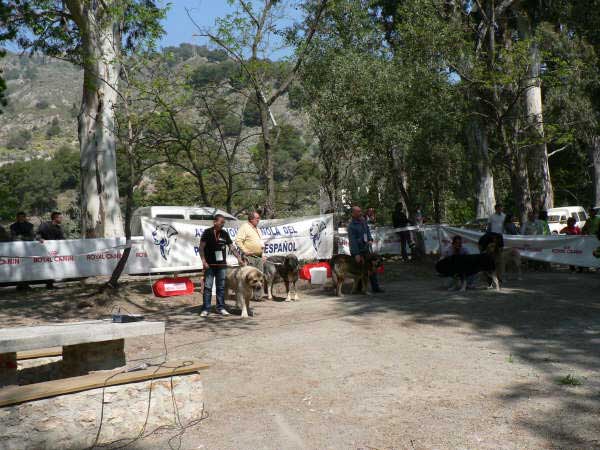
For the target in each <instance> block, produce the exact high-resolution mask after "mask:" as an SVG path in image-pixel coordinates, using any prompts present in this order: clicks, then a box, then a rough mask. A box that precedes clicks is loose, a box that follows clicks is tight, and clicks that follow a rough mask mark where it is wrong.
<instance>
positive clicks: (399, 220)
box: [392, 202, 412, 262]
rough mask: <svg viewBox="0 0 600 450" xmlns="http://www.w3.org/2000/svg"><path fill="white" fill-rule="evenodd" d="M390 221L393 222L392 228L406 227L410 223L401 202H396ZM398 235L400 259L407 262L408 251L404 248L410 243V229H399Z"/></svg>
mask: <svg viewBox="0 0 600 450" xmlns="http://www.w3.org/2000/svg"><path fill="white" fill-rule="evenodd" d="M392 222H393V224H394V228H406V227H408V226H409V225H412V223H411V222H410V220H408V217H406V214H405V213H404V208H403V207H402V203H400V202H398V203H396V208H395V210H394V215H393V216H392ZM398 234H399V235H400V249H401V251H402V259H403V260H404V262H408V252H407V250H406V246H407V245H410V231H400V232H398Z"/></svg>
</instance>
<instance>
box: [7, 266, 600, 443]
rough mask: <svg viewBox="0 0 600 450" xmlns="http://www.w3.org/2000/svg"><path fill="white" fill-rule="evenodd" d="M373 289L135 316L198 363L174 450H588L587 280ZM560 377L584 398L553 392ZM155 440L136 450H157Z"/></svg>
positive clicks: (152, 351)
mask: <svg viewBox="0 0 600 450" xmlns="http://www.w3.org/2000/svg"><path fill="white" fill-rule="evenodd" d="M386 278H387V279H386V283H385V287H386V290H387V291H386V293H385V294H381V295H377V296H370V297H362V296H350V295H348V296H346V297H344V298H342V299H338V298H334V297H331V290H330V289H327V290H324V291H319V290H311V291H307V292H303V293H302V297H301V300H300V301H299V302H296V303H284V302H262V303H257V304H255V311H256V316H255V317H254V318H251V319H249V320H245V321H244V320H240V319H239V318H237V317H229V318H221V317H217V316H211V317H209V318H208V319H201V318H200V317H198V312H199V308H198V307H197V306H195V305H190V304H181V303H179V304H171V305H168V306H166V305H165V304H164V303H163V304H161V308H159V310H157V311H155V312H147V314H148V315H149V316H150V317H152V318H160V319H163V320H164V319H167V320H168V334H167V344H168V348H169V357H170V358H171V357H172V358H181V359H185V358H188V357H189V358H196V359H201V360H202V361H207V362H210V363H211V364H212V366H211V368H210V369H208V370H207V371H206V372H204V387H205V389H206V403H205V407H206V411H207V412H208V413H209V417H208V418H207V419H206V420H205V421H203V422H202V423H201V424H200V425H199V426H197V427H195V428H191V429H189V430H187V432H186V433H185V434H184V436H183V441H182V445H181V448H183V449H198V448H200V449H373V448H376V449H387V448H397V449H412V448H415V449H429V448H477V449H486V448H490V449H492V448H493V449H498V448H511V449H512V448H514V449H517V448H518V449H523V448H599V447H600V414H599V413H600V380H599V378H598V371H599V368H600V351H599V349H598V344H599V343H600V314H599V313H600V276H599V275H598V274H596V273H591V274H568V273H566V272H557V273H526V274H525V280H524V281H509V282H508V283H507V286H506V288H505V289H504V290H503V292H501V293H496V292H493V291H488V290H477V291H468V292H466V293H464V294H461V293H448V292H447V291H446V290H445V289H444V288H443V287H442V282H441V281H442V280H440V279H438V278H436V277H433V276H431V275H430V274H429V273H428V272H418V271H416V270H415V269H413V268H410V267H401V266H398V267H396V268H394V269H393V270H391V271H390V272H389V273H387V274H386ZM138 291H139V292H138V293H136V294H135V295H134V294H133V293H132V298H133V297H135V296H138V297H139V298H144V297H148V295H147V294H145V293H143V289H142V288H140V289H138ZM52 295H56V294H52ZM197 299H198V296H196V297H195V299H194V300H193V301H195V300H197ZM3 300H7V294H6V293H3V294H2V296H0V323H2V322H4V324H7V322H8V321H9V320H10V319H11V318H12V320H13V323H14V320H15V317H16V316H15V315H17V316H18V311H19V308H20V307H18V306H17V305H16V304H11V303H10V302H8V301H3ZM193 301H192V303H193ZM57 302H58V300H56V299H55V300H52V299H47V300H46V301H45V302H43V303H40V304H38V305H37V310H36V311H31V310H28V311H29V313H25V312H23V313H22V316H21V317H20V319H17V320H21V319H23V317H27V321H37V320H38V319H40V318H41V317H42V316H43V313H42V311H43V310H44V308H54V310H60V305H59V304H58V303H57ZM54 310H53V311H54ZM167 312H168V314H167ZM86 314H88V316H91V315H93V312H87V313H86ZM64 316H65V317H67V318H70V317H74V313H73V310H72V309H68V308H67V309H66V311H65V312H64ZM77 317H78V319H81V316H80V315H79V316H77ZM23 320H24V319H23ZM161 351H162V342H161V339H152V340H149V341H147V342H144V343H143V345H135V344H134V345H131V344H128V348H127V352H128V357H129V359H130V360H133V359H135V358H146V357H148V356H150V355H157V354H160V353H161ZM567 375H572V376H573V377H575V379H576V380H577V381H580V382H581V383H582V384H581V385H579V386H572V385H565V384H561V383H560V380H563V381H564V377H565V376H567ZM199 407H200V405H199ZM167 437H168V436H166V435H165V436H153V437H151V438H147V439H146V440H144V441H141V442H139V443H138V444H137V448H156V449H164V448H168V446H167ZM134 448H135V446H134Z"/></svg>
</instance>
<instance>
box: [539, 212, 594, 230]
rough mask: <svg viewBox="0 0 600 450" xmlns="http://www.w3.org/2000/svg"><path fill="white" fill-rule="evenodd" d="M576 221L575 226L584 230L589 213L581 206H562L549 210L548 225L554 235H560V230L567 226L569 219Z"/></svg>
mask: <svg viewBox="0 0 600 450" xmlns="http://www.w3.org/2000/svg"><path fill="white" fill-rule="evenodd" d="M569 217H572V218H573V219H575V225H576V226H578V227H579V228H583V226H584V225H585V221H586V220H587V219H588V215H587V212H586V211H585V209H584V208H583V207H581V206H561V207H560V208H550V209H548V225H549V226H550V232H551V233H552V234H559V233H560V230H562V229H563V228H564V227H566V226H567V219H568V218H569Z"/></svg>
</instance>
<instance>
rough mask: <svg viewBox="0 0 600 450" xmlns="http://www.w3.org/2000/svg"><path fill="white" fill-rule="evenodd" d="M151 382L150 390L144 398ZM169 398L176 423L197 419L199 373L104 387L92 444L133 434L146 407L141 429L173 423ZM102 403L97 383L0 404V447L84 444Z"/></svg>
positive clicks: (73, 446) (4, 449)
mask: <svg viewBox="0 0 600 450" xmlns="http://www.w3.org/2000/svg"><path fill="white" fill-rule="evenodd" d="M150 385H152V395H151V399H150V402H148V394H149V389H150ZM171 386H172V387H173V388H172V389H171ZM173 399H175V404H176V405H177V410H178V413H179V419H180V420H181V424H183V425H184V426H185V425H186V424H188V423H190V422H191V421H193V420H196V419H199V418H200V417H201V414H202V413H203V411H202V405H203V402H204V394H203V388H202V381H201V379H200V375H199V374H198V373H193V374H188V375H180V376H174V377H172V378H163V379H159V380H154V381H142V382H138V383H131V384H124V385H119V386H109V387H107V388H106V389H105V393H104V418H103V420H102V427H101V429H100V435H99V439H98V442H97V444H99V445H102V444H108V443H110V442H112V441H115V440H117V439H133V438H135V437H137V436H138V434H139V433H140V431H141V430H142V428H143V427H144V423H145V422H146V416H147V412H148V411H149V415H148V421H147V424H146V426H145V433H144V434H147V433H150V432H151V431H153V430H155V429H156V428H158V427H163V426H172V427H177V426H178V419H177V414H176V411H175V409H174V406H173ZM101 407H102V389H101V388H100V389H92V390H89V391H84V392H78V393H75V394H68V395H61V396H58V397H54V398H48V399H41V400H36V401H32V402H28V403H23V404H21V405H13V406H7V407H3V408H0V450H21V449H24V448H35V449H56V448H61V449H80V448H88V447H90V446H91V445H93V444H94V441H95V438H96V434H97V431H98V427H99V426H100V415H101ZM148 408H149V409H148ZM175 433H176V431H173V434H175ZM140 447H143V444H140Z"/></svg>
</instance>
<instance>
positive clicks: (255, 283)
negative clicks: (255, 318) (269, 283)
mask: <svg viewBox="0 0 600 450" xmlns="http://www.w3.org/2000/svg"><path fill="white" fill-rule="evenodd" d="M226 280H227V285H226V288H227V289H232V290H233V291H235V300H236V304H237V306H238V308H240V309H241V310H242V315H241V317H242V318H246V317H248V314H250V315H251V314H252V310H251V309H250V300H260V298H261V297H262V293H263V289H264V275H263V273H262V272H261V271H260V270H258V269H257V268H256V267H252V266H241V267H235V268H233V269H228V270H227V278H226Z"/></svg>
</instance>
